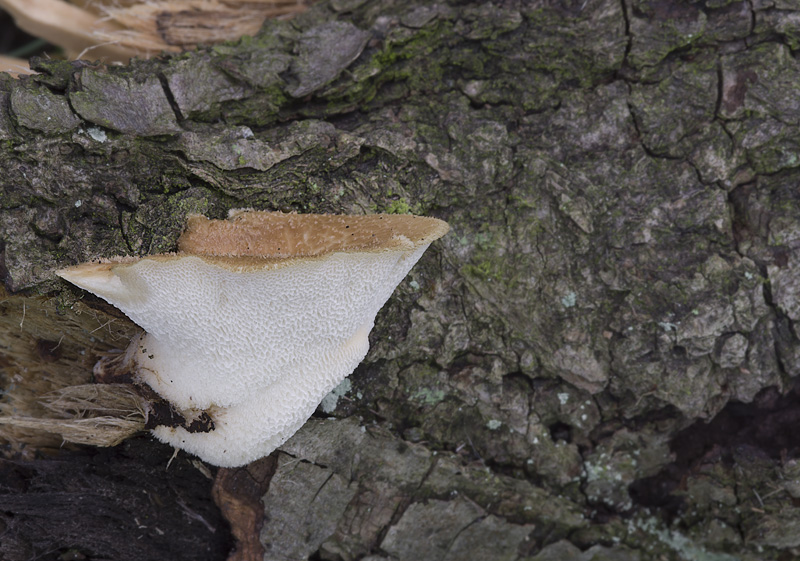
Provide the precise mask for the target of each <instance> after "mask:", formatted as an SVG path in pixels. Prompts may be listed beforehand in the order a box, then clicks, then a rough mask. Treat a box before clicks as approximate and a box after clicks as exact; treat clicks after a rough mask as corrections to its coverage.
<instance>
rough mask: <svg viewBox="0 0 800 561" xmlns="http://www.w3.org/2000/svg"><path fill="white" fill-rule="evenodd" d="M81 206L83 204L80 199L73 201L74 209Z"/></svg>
mask: <svg viewBox="0 0 800 561" xmlns="http://www.w3.org/2000/svg"><path fill="white" fill-rule="evenodd" d="M82 204H83V201H82V200H80V199H78V200H77V201H75V208H80V206H81V205H82Z"/></svg>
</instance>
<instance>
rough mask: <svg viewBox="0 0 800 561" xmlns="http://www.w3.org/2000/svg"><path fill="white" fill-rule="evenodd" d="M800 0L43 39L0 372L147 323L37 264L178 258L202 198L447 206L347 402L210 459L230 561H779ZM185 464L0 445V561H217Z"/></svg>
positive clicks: (788, 491)
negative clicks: (68, 56) (258, 448)
mask: <svg viewBox="0 0 800 561" xmlns="http://www.w3.org/2000/svg"><path fill="white" fill-rule="evenodd" d="M799 16H800V12H798V11H797V10H796V8H794V7H792V5H791V4H790V3H785V2H762V1H750V2H748V1H738V0H725V1H722V0H720V1H707V2H700V3H698V2H695V3H689V2H684V1H682V0H663V1H659V0H653V1H645V0H624V1H622V2H620V1H619V0H580V1H571V0H561V1H559V0H552V1H542V2H520V1H513V0H511V1H506V2H503V1H498V2H495V3H485V2H473V3H470V2H455V1H453V2H450V3H437V4H433V3H423V2H420V3H408V2H391V1H389V0H383V1H381V0H375V1H372V0H331V1H330V2H324V3H322V4H320V5H317V6H315V7H314V8H313V9H312V10H311V11H309V12H308V13H307V14H304V15H303V16H301V17H299V18H297V19H296V20H293V21H291V22H276V23H272V24H269V25H267V26H266V27H265V29H263V32H262V33H261V34H260V35H259V36H258V37H256V38H253V39H247V40H243V41H241V42H240V43H238V44H235V45H226V46H218V47H214V48H208V49H201V50H199V51H198V52H193V53H190V54H187V55H184V56H180V57H174V58H165V59H157V60H151V61H146V62H136V63H134V64H132V65H131V66H130V67H109V68H106V67H103V66H87V65H81V64H70V63H66V62H55V61H38V64H37V68H38V69H39V71H40V72H41V74H40V75H38V76H36V77H33V78H30V79H24V80H22V81H14V80H11V79H5V80H0V140H2V144H0V162H2V163H1V164H0V165H1V167H2V170H3V173H2V179H0V239H1V240H2V244H3V245H2V260H1V261H0V263H1V264H2V267H1V268H2V274H3V278H4V281H5V287H6V290H7V292H8V295H7V298H6V299H5V301H4V302H3V303H2V304H0V308H1V309H2V310H3V325H4V328H5V330H4V335H3V340H2V344H3V347H2V349H3V352H5V353H6V354H5V359H4V360H5V364H6V365H7V368H6V369H5V371H4V372H5V374H3V376H4V378H3V384H4V387H5V388H6V389H7V390H9V394H10V393H11V391H10V389H9V388H11V386H13V385H16V386H19V385H23V386H24V385H25V384H32V385H35V384H33V383H32V382H30V379H29V378H30V376H32V374H30V373H31V372H35V373H36V376H37V378H36V379H37V380H45V381H46V382H47V381H48V380H53V379H55V378H57V377H58V376H59V375H60V374H59V373H62V372H64V371H65V370H70V371H71V372H73V373H74V375H75V376H81V375H83V376H86V377H88V376H89V372H90V369H91V365H92V364H93V361H94V360H96V358H97V356H98V354H99V353H100V352H102V351H104V350H107V349H109V348H112V347H113V346H114V345H115V344H117V345H118V344H119V343H118V342H116V343H115V339H114V337H115V336H117V337H118V339H116V341H119V340H122V341H124V339H125V335H124V334H125V333H129V332H130V331H131V330H132V329H133V327H132V326H131V325H130V324H129V323H126V320H125V319H124V318H122V317H120V316H119V314H115V312H114V311H113V310H111V309H109V308H108V307H107V306H104V305H103V304H102V302H100V301H99V300H97V299H95V298H92V297H90V296H88V295H86V294H83V293H80V292H79V291H78V290H76V289H73V288H71V287H69V286H66V285H65V284H64V283H63V282H60V281H58V280H56V277H55V276H54V275H53V271H54V270H55V269H57V268H59V267H62V266H67V265H70V264H74V263H77V262H81V261H87V260H90V259H93V258H97V257H108V256H112V255H119V254H134V255H144V254H149V253H158V252H165V251H171V250H174V248H175V241H176V239H177V236H178V234H179V233H180V230H181V228H182V226H183V224H184V221H185V216H186V215H187V214H189V213H203V214H206V215H208V216H211V217H217V218H219V217H223V216H225V215H226V213H227V211H228V210H229V209H231V208H240V207H255V208H259V209H273V210H284V211H297V212H334V213H343V212H351V213H372V212H411V213H415V214H424V215H432V216H437V217H440V218H444V219H446V220H447V221H448V222H449V223H450V224H451V226H452V231H451V233H450V234H449V235H448V236H447V237H446V238H444V239H443V240H441V241H440V242H438V243H437V245H435V246H434V247H432V248H431V250H429V252H428V253H427V254H426V255H425V257H424V258H423V260H422V261H421V262H420V263H419V264H418V266H417V267H416V268H415V269H414V271H412V273H411V275H410V277H409V278H408V279H407V280H406V281H405V282H404V283H403V284H402V285H401V287H400V288H399V289H398V291H397V292H396V293H395V295H394V297H393V298H392V299H391V300H390V302H389V304H388V305H387V306H386V307H385V308H384V310H383V311H382V312H381V314H380V315H379V318H378V323H377V326H376V329H375V330H374V331H373V333H372V336H371V347H372V349H371V351H370V354H369V355H368V357H367V359H366V360H365V361H364V363H363V364H362V365H361V366H360V367H359V369H358V370H356V372H355V373H354V374H353V375H352V376H351V377H350V379H349V382H348V383H347V384H346V385H343V386H341V387H340V388H339V390H338V391H337V395H338V401H337V400H336V399H335V397H336V396H331V399H330V400H328V402H326V405H325V406H324V408H321V409H320V410H319V418H317V419H312V420H311V421H310V422H309V423H308V424H307V425H306V426H305V427H304V429H303V430H302V431H301V432H300V433H298V434H297V435H296V436H295V437H294V438H293V439H292V440H291V441H290V442H289V443H287V444H286V446H284V447H283V449H282V450H281V451H278V452H276V453H275V454H273V456H272V457H271V458H270V459H268V460H264V461H263V462H264V463H262V464H259V465H258V466H251V469H250V471H248V472H238V473H232V472H222V474H221V475H220V476H219V479H218V485H217V492H216V495H217V498H218V502H219V503H220V504H223V505H224V508H225V512H226V516H227V517H228V519H229V520H231V521H232V524H233V533H234V534H235V535H236V537H237V539H238V540H239V552H240V554H241V555H242V557H243V558H244V557H246V558H249V559H252V558H258V557H259V556H261V555H262V553H261V551H264V552H265V553H264V559H268V560H276V561H277V560H296V559H310V558H312V559H325V560H340V559H341V560H346V561H350V560H356V559H369V560H370V561H384V560H390V559H392V560H393V559H400V560H408V559H426V560H436V561H438V560H441V561H451V560H452V561H455V560H461V559H483V560H487V561H493V560H530V561H532V560H534V559H540V560H543V559H555V558H558V559H562V560H564V559H566V560H569V559H575V560H578V559H581V560H588V559H594V558H596V557H595V556H598V558H599V557H600V556H604V558H605V556H609V557H613V558H615V559H631V560H634V559H686V558H696V557H699V556H700V555H701V554H702V553H703V552H710V553H714V554H715V555H717V557H715V558H717V559H726V558H730V559H733V558H734V557H733V556H729V554H735V558H736V559H753V560H755V559H786V558H789V557H791V556H793V555H800V549H798V548H800V515H799V514H798V512H797V509H796V508H793V506H792V505H793V504H795V502H796V500H797V499H798V498H800V464H798V463H797V458H798V455H800V439H799V438H798V437H797V434H798V431H797V428H796V427H797V420H798V417H800V407H798V402H797V399H798V395H797V386H796V384H795V378H794V377H795V375H796V373H797V371H798V366H800V340H799V339H798V335H800V334H799V333H798V331H797V327H796V321H797V320H798V319H800V281H798V278H800V196H799V195H798V187H797V186H798V179H800V128H799V127H798V123H799V122H800V104H799V103H798V101H797V99H798V98H797V96H796V95H795V93H796V91H797V90H798V89H800V63H798V61H797V60H796V58H795V56H794V51H795V49H797V47H798V38H800V32H799V31H798V27H797V25H796V24H795V21H796V20H797V18H798V17H799ZM78 312H81V313H80V314H78ZM109 322H110V323H109ZM112 327H113V328H114V330H112ZM14 353H16V354H14ZM26 373H27V374H26ZM26 376H28V377H29V378H27V379H26ZM37 383H38V382H37ZM48 383H49V382H48ZM36 391H39V390H38V389H37V390H36ZM712 419H713V420H712ZM709 421H710V422H709ZM695 423H696V424H695ZM687 429H688V430H687ZM170 455H171V450H169V449H166V448H165V447H164V446H161V445H159V444H157V443H154V442H152V441H150V440H149V439H148V438H147V437H141V438H139V439H134V440H130V441H128V442H126V443H125V444H123V445H120V446H118V447H116V448H113V449H105V450H95V449H80V450H64V451H61V452H60V453H57V454H55V455H50V456H47V457H44V456H41V455H36V454H34V448H33V447H31V446H28V447H22V448H20V447H19V446H16V447H14V448H11V447H9V448H8V450H7V457H8V459H7V460H3V461H2V463H0V532H2V533H0V557H2V558H3V559H8V560H16V559H29V558H31V557H36V556H38V557H37V558H41V559H55V558H58V556H59V555H62V554H64V553H66V552H68V551H69V552H72V554H74V555H75V556H74V557H70V558H74V559H80V558H87V559H110V558H113V559H117V560H123V559H223V558H224V557H225V555H226V554H227V551H228V549H229V548H230V547H231V544H232V543H233V540H232V538H231V537H230V536H229V534H228V529H227V527H226V525H225V524H224V522H222V519H221V517H220V513H219V511H218V510H216V509H215V508H214V507H213V504H212V503H211V491H210V489H211V480H210V479H209V477H213V475H214V473H213V470H208V468H207V467H205V466H202V465H200V464H197V463H196V462H195V463H193V462H192V458H190V457H187V456H185V455H179V456H178V458H177V459H176V460H175V461H174V462H173V464H172V465H171V466H170V467H169V469H167V468H166V467H165V466H166V462H167V460H168V459H169V457H170ZM204 473H205V475H204ZM206 476H209V477H206ZM142 490H144V493H142ZM259 500H263V511H262V510H261V505H260V503H259V502H258V501H259ZM254 504H255V505H256V506H255V507H254V506H253V505H254ZM262 515H263V516H262ZM107 520H113V521H114V522H113V523H108V522H104V521H107ZM198 547H201V548H204V549H203V550H202V551H203V552H198V550H197V549H196V548H198ZM192 548H195V549H192ZM586 550H589V551H588V552H587V551H586ZM581 551H583V553H581ZM244 552H246V553H244ZM81 555H82V556H83V557H80V556H81ZM726 556H727V557H726ZM61 558H66V557H61Z"/></svg>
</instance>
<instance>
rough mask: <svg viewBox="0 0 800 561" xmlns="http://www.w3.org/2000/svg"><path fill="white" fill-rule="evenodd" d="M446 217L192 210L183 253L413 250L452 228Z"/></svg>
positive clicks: (263, 255)
mask: <svg viewBox="0 0 800 561" xmlns="http://www.w3.org/2000/svg"><path fill="white" fill-rule="evenodd" d="M448 229H449V226H448V225H447V223H446V222H444V221H443V220H439V219H436V218H427V217H422V216H413V215H408V214H372V215H367V216H352V215H335V214H284V213H282V212H265V211H233V212H232V213H231V216H230V218H229V219H228V220H210V219H208V218H206V217H205V216H202V215H192V216H189V219H188V223H187V226H186V231H185V232H184V233H183V235H182V236H181V237H180V239H179V240H178V248H179V250H180V251H181V252H183V253H189V254H194V255H202V256H214V257H250V258H260V259H270V260H272V259H285V258H296V257H317V256H320V255H325V254H327V253H335V252H347V253H351V252H381V251H392V250H408V249H413V248H416V247H419V246H421V245H424V244H429V243H431V242H432V241H434V240H436V239H437V238H440V237H441V236H443V235H444V234H446V233H447V231H448Z"/></svg>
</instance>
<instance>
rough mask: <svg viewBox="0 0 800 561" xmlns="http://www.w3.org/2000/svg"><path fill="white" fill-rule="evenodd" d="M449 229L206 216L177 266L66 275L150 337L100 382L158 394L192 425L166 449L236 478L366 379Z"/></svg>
mask: <svg viewBox="0 0 800 561" xmlns="http://www.w3.org/2000/svg"><path fill="white" fill-rule="evenodd" d="M448 229H449V227H448V225H447V223H446V222H443V221H442V220H438V219H435V218H425V217H418V216H410V215H370V216H339V215H310V214H306V215H300V214H283V213H280V212H262V211H231V213H230V216H229V218H228V220H210V219H207V218H205V217H203V216H199V215H194V216H190V217H189V220H188V225H187V228H186V230H185V232H184V233H183V234H182V236H181V237H180V239H179V241H178V247H179V251H178V252H177V253H174V254H163V255H151V256H146V257H142V258H114V259H110V260H108V261H105V262H101V263H85V264H82V265H78V266H75V267H70V268H67V269H63V270H60V271H58V272H57V274H58V275H59V276H60V277H62V278H64V279H66V280H68V281H69V282H71V283H73V284H76V285H77V286H79V287H81V288H83V289H85V290H88V291H90V292H92V293H94V294H96V295H98V296H100V297H101V298H103V299H105V300H106V301H108V302H109V303H111V304H113V305H114V306H116V307H117V308H119V309H120V310H122V311H123V312H124V313H125V314H126V315H127V316H128V317H130V318H131V319H132V320H133V321H134V322H135V323H137V324H138V325H139V326H141V327H142V328H144V330H145V333H143V334H141V335H139V336H137V337H135V338H134V339H133V340H132V341H131V343H130V345H129V347H128V348H127V350H126V351H125V352H124V353H122V354H121V355H119V356H118V357H117V358H114V359H113V360H108V359H104V360H101V362H100V363H98V365H97V366H96V367H95V373H96V374H97V373H98V372H100V373H104V374H105V375H108V374H109V372H110V373H111V378H112V379H113V378H114V376H115V375H116V377H117V379H119V377H120V376H122V375H127V376H132V379H133V381H134V382H135V383H138V384H141V385H146V386H148V387H149V388H151V389H152V390H153V391H155V392H156V393H157V394H158V395H159V396H161V397H162V398H164V399H165V400H167V401H168V402H169V403H170V404H171V406H172V407H173V408H174V409H175V410H177V411H178V412H179V413H180V415H182V416H183V418H184V419H186V420H187V423H188V421H194V422H193V423H192V425H191V426H188V424H187V423H185V424H184V425H182V426H181V425H179V426H166V425H160V426H156V427H155V428H153V429H152V432H153V433H154V434H155V436H156V437H157V438H159V439H160V440H161V441H163V442H166V443H169V444H172V445H173V446H175V447H177V448H181V449H183V450H186V451H188V452H191V453H193V454H196V455H197V456H199V457H200V458H201V459H203V460H205V461H207V462H209V463H212V464H215V465H218V466H225V467H233V466H239V465H244V464H246V463H248V462H250V461H253V460H255V459H258V458H260V457H262V456H265V455H267V454H269V453H270V452H272V451H273V450H274V449H275V448H276V447H278V446H279V445H281V444H282V443H283V442H284V441H285V440H286V439H288V438H289V437H290V436H291V435H292V434H294V432H295V431H297V430H298V429H299V428H300V427H301V426H302V425H303V423H305V421H306V420H307V419H308V418H309V417H310V416H311V414H312V413H313V412H314V410H315V409H316V407H317V405H318V404H319V402H320V401H321V400H322V398H323V397H324V396H325V395H326V394H327V393H328V392H330V391H331V390H332V389H333V388H334V387H335V386H336V385H337V384H339V383H340V382H341V381H342V380H343V379H344V378H346V377H347V376H348V375H349V374H350V373H351V372H352V371H353V370H354V369H355V367H356V366H357V365H358V364H359V363H360V362H361V360H362V359H363V358H364V356H365V355H366V354H367V350H368V348H369V341H368V335H369V332H370V330H371V329H372V327H373V325H374V321H375V316H376V314H377V313H378V310H380V309H381V307H382V306H383V305H384V303H385V302H386V301H387V300H388V299H389V296H390V295H391V294H392V292H393V291H394V289H395V287H396V286H397V285H398V284H399V283H400V281H401V280H402V279H403V278H404V277H405V276H406V274H407V273H408V272H409V270H410V269H411V267H413V265H414V264H415V263H416V262H417V260H418V259H419V258H420V257H421V256H422V254H423V253H424V252H425V250H426V248H427V247H428V246H429V245H430V244H431V242H433V241H434V240H436V239H437V238H439V237H441V236H443V235H444V234H445V233H446V232H447V231H448ZM199 425H202V426H203V427H204V428H201V429H197V426H199Z"/></svg>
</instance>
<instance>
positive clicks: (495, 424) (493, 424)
mask: <svg viewBox="0 0 800 561" xmlns="http://www.w3.org/2000/svg"><path fill="white" fill-rule="evenodd" d="M501 426H503V422H502V421H498V420H497V419H489V422H487V423H486V428H488V429H489V430H497V429H499V428H500V427H501Z"/></svg>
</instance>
